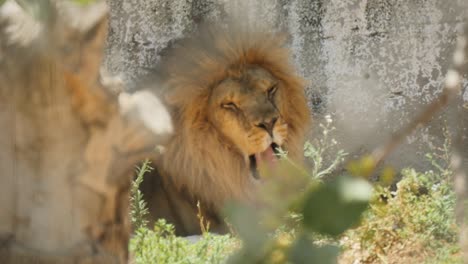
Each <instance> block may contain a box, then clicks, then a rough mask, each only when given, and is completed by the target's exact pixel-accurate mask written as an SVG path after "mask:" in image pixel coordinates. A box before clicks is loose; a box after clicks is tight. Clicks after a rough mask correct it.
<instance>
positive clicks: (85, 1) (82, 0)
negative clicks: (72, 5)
mask: <svg viewBox="0 0 468 264" xmlns="http://www.w3.org/2000/svg"><path fill="white" fill-rule="evenodd" d="M73 1H75V2H77V3H78V4H81V5H87V4H91V3H93V2H95V1H96V0H73Z"/></svg>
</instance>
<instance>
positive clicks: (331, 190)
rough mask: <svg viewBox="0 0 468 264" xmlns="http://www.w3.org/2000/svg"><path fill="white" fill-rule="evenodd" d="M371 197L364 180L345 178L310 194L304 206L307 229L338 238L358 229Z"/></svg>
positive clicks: (370, 190)
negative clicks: (348, 231)
mask: <svg viewBox="0 0 468 264" xmlns="http://www.w3.org/2000/svg"><path fill="white" fill-rule="evenodd" d="M371 195H372V187H371V185H370V184H369V183H368V182H366V181H365V180H363V179H360V178H354V177H349V176H343V177H340V178H338V179H337V180H335V181H333V182H329V183H325V184H322V185H321V186H320V187H318V188H317V189H315V190H313V191H311V192H310V193H309V194H308V195H307V197H306V199H305V203H304V208H303V214H304V225H305V227H306V228H308V229H310V230H312V231H316V232H319V233H323V234H328V235H332V236H338V235H340V234H341V233H343V232H344V231H346V230H347V229H348V228H350V227H351V226H353V225H355V224H356V223H357V222H358V221H359V219H360V216H361V214H362V212H364V210H366V208H367V205H368V203H369V200H370V198H371Z"/></svg>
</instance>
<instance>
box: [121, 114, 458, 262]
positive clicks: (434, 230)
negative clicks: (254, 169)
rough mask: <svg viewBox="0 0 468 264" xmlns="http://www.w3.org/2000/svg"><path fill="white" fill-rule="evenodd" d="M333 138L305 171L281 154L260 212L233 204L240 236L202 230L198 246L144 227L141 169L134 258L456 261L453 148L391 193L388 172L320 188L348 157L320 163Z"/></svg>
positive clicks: (365, 166) (167, 230) (317, 148)
mask: <svg viewBox="0 0 468 264" xmlns="http://www.w3.org/2000/svg"><path fill="white" fill-rule="evenodd" d="M328 125H330V124H329V123H327V126H324V127H323V129H324V130H325V131H330V126H328ZM325 133H327V132H325ZM331 142H332V143H331V145H327V144H328V143H327V142H324V141H315V142H312V143H307V144H306V146H305V156H306V157H307V158H309V159H311V163H312V164H314V165H315V166H314V168H315V169H314V170H312V171H310V172H309V171H304V169H302V168H300V167H299V166H297V165H295V164H293V163H291V162H290V161H289V160H288V159H287V156H286V153H283V154H282V158H283V160H284V161H286V162H285V163H284V164H285V165H284V166H283V167H280V168H279V169H278V172H277V173H272V175H271V177H272V178H273V180H272V181H271V182H273V183H275V184H268V182H267V183H266V184H265V189H266V193H264V194H263V196H264V199H265V205H266V206H265V209H263V210H258V209H254V208H249V207H246V206H239V205H234V206H231V208H230V210H228V215H229V216H230V217H229V221H230V223H231V224H232V225H233V226H234V227H235V231H236V234H235V235H224V236H221V235H214V234H210V233H208V232H205V233H204V234H203V236H201V237H199V238H198V239H197V241H195V242H194V241H190V240H189V239H187V238H182V237H176V236H175V235H174V229H173V227H172V226H171V225H169V224H166V223H165V222H164V221H158V222H157V223H156V224H155V227H154V229H152V230H151V229H148V228H146V227H145V225H142V224H141V223H142V222H143V221H142V217H143V216H144V214H145V209H144V207H145V204H144V202H143V197H142V196H141V193H139V192H138V185H139V184H140V183H141V180H142V178H141V179H139V178H140V177H142V175H143V173H144V171H145V170H146V169H145V167H146V166H148V164H147V163H145V164H144V166H143V168H142V169H140V170H139V172H140V173H139V177H138V178H137V180H136V181H135V184H134V186H133V188H132V193H133V195H132V197H133V200H132V204H133V209H134V210H132V212H133V214H132V221H133V223H134V224H135V229H136V232H135V235H134V237H133V238H132V240H131V243H130V251H131V252H132V255H133V260H134V262H136V263H224V262H227V263H325V264H326V263H336V262H339V263H459V262H460V260H459V254H458V252H459V248H458V246H457V235H458V230H457V226H456V224H455V220H454V213H453V212H454V206H455V205H454V203H455V197H454V192H453V190H452V187H451V186H452V179H451V176H452V174H451V172H450V170H449V169H448V164H447V161H448V157H449V154H448V153H449V147H450V146H449V142H448V143H447V142H446V144H445V145H444V147H443V148H442V150H443V151H442V154H439V155H436V154H433V155H432V154H431V155H428V158H429V159H430V160H431V161H432V163H433V165H434V168H435V170H436V171H435V172H434V171H428V172H425V173H418V172H416V171H415V170H413V169H405V170H403V171H402V179H401V181H399V183H398V184H397V188H396V190H391V188H390V187H388V182H389V181H391V180H392V177H393V172H392V170H391V169H388V168H387V169H384V170H383V171H382V173H381V175H380V176H381V177H380V178H381V182H378V183H377V184H376V186H375V188H374V189H372V188H371V187H370V185H369V184H368V183H367V182H366V181H365V180H364V179H363V178H359V177H351V176H349V175H348V176H346V175H342V176H341V177H338V178H337V179H335V180H333V181H328V182H323V181H322V178H323V177H324V176H326V175H327V174H330V173H332V172H333V171H335V170H336V168H337V166H338V164H340V163H341V162H342V160H343V157H344V156H345V155H346V154H345V153H343V152H341V151H339V152H336V153H337V154H336V155H335V156H332V158H331V159H330V158H329V159H323V158H322V157H324V156H326V155H328V154H327V153H326V151H329V150H333V151H335V150H336V149H333V147H334V146H335V145H336V143H335V142H334V140H333V139H332V140H331ZM436 152H437V151H435V152H434V153H436ZM439 153H440V152H439ZM318 157H320V158H318ZM327 161H328V162H327ZM348 165H349V166H348V171H349V172H350V174H355V175H361V176H367V175H368V172H369V171H371V170H372V166H373V165H372V160H370V159H369V158H368V157H364V158H362V159H361V160H359V161H354V162H352V163H351V164H348ZM142 172H143V173H142ZM140 175H141V176H140ZM284 175H288V177H284ZM278 182H279V184H278ZM298 190H299V191H298ZM278 197H280V198H278ZM363 212H364V214H363V215H362V213H363ZM201 222H202V220H201ZM201 225H203V223H201ZM202 227H203V226H202ZM350 228H351V229H350ZM202 229H203V228H202ZM340 253H341V256H340Z"/></svg>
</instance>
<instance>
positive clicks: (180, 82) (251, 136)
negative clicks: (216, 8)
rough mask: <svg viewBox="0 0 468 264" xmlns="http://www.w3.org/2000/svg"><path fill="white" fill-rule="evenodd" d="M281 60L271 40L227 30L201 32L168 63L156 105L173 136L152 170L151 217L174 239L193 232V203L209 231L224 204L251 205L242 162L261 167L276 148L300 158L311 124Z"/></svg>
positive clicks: (296, 81) (297, 84)
mask: <svg viewBox="0 0 468 264" xmlns="http://www.w3.org/2000/svg"><path fill="white" fill-rule="evenodd" d="M288 56H289V54H288V51H287V49H286V48H284V47H283V40H282V39H281V38H279V37H278V36H275V35H270V34H263V33H258V32H245V31H242V30H231V31H230V30H229V29H228V30H225V31H221V30H218V31H213V30H211V31H206V32H204V33H203V34H200V35H199V36H198V37H197V38H194V39H190V40H188V41H185V42H183V43H182V44H181V45H180V46H178V47H176V48H175V49H174V50H173V53H171V54H169V55H168V56H167V60H166V62H164V64H163V68H164V71H165V75H166V77H165V81H164V90H163V91H164V93H163V98H165V100H166V104H167V105H168V107H169V108H170V110H171V114H172V118H173V123H174V127H175V133H174V135H173V136H172V138H171V139H170V140H169V142H168V143H167V145H166V146H165V151H164V153H163V155H162V157H161V159H160V160H158V161H157V163H156V165H157V170H158V174H159V176H160V178H161V181H158V186H160V188H159V190H156V191H157V192H159V193H157V194H154V195H153V198H152V200H151V201H150V204H151V206H152V207H153V208H152V209H151V211H152V213H153V216H155V217H165V218H168V219H169V220H170V221H172V222H174V223H175V225H176V230H177V231H178V233H179V234H182V235H187V234H193V233H199V232H200V231H199V226H198V222H199V221H198V219H197V218H196V212H197V209H196V203H197V201H199V202H200V204H201V207H202V209H203V211H204V213H205V214H206V217H207V218H208V219H209V220H210V221H211V222H212V223H211V226H212V228H214V229H215V230H216V224H219V225H222V222H223V221H222V219H220V218H219V212H220V210H221V209H222V207H223V205H224V204H225V202H226V201H228V200H240V201H247V202H249V201H253V200H254V197H255V189H256V188H258V186H259V184H260V181H259V180H257V179H255V178H254V177H252V171H251V170H252V167H251V166H252V165H251V164H249V158H250V160H252V159H255V163H256V162H261V160H259V157H261V156H262V155H263V156H265V155H267V154H264V153H266V152H268V151H269V150H270V149H272V148H273V147H272V146H281V148H283V149H285V150H286V151H287V152H288V153H289V156H290V157H291V158H293V159H301V157H302V148H303V147H302V146H303V141H304V137H305V133H306V130H307V128H308V124H309V118H310V117H309V111H308V108H307V104H306V99H305V96H304V88H303V82H302V80H301V79H300V78H299V77H298V76H297V75H296V74H295V71H294V69H293V68H292V67H291V65H290V64H289V57H288ZM267 149H268V151H267ZM270 152H271V151H270ZM262 153H263V154H262ZM181 225H183V226H181ZM218 231H219V230H218Z"/></svg>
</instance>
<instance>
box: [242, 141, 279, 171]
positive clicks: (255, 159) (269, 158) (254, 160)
mask: <svg viewBox="0 0 468 264" xmlns="http://www.w3.org/2000/svg"><path fill="white" fill-rule="evenodd" d="M278 148H279V146H278V144H276V143H272V144H271V145H270V146H269V147H268V148H267V149H266V150H264V151H263V152H261V153H255V154H254V155H250V156H249V161H250V164H249V165H250V173H251V174H252V176H253V177H254V178H255V179H260V173H259V171H258V167H259V166H268V167H273V166H274V165H275V164H276V162H277V161H278V153H279V151H278Z"/></svg>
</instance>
